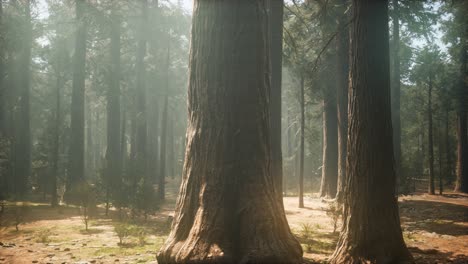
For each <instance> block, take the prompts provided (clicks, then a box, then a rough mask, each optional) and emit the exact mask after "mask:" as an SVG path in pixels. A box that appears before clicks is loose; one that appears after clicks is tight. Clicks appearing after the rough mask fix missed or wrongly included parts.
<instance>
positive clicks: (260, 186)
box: [157, 0, 302, 264]
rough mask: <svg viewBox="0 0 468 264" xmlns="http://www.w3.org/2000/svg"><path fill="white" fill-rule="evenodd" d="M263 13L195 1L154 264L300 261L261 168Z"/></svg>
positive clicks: (254, 6)
mask: <svg viewBox="0 0 468 264" xmlns="http://www.w3.org/2000/svg"><path fill="white" fill-rule="evenodd" d="M240 16H241V17H242V19H238V18H239V17H240ZM266 16H267V15H266V8H265V1H262V0H260V1H232V0H218V1H204V0H201V1H200V0H196V1H195V4H194V13H193V24H192V25H193V26H192V34H191V36H192V41H191V46H192V48H191V51H192V52H191V55H190V56H191V57H190V77H189V80H190V82H189V93H188V101H189V107H188V108H189V126H188V129H187V139H188V142H187V152H186V153H187V154H186V161H185V166H184V175H183V181H182V186H181V189H180V193H179V198H178V201H177V207H176V213H175V216H174V223H173V225H172V230H171V233H170V235H169V238H168V240H167V241H166V243H165V245H164V246H163V247H162V249H161V251H160V252H159V253H158V256H157V259H158V263H160V264H166V263H205V264H209V263H302V262H301V261H302V257H301V256H302V250H301V247H300V245H299V243H298V242H297V240H296V239H295V238H294V236H293V235H292V234H291V232H290V230H289V226H288V224H287V220H286V217H285V214H284V210H283V207H282V205H281V204H280V202H279V201H278V199H277V196H276V192H275V187H274V181H273V178H272V174H271V167H270V165H269V163H270V160H271V157H270V155H271V151H270V132H269V131H270V125H269V122H270V121H269V119H270V115H269V107H270V106H269V99H268V95H269V89H270V85H269V81H268V77H267V76H268V65H269V49H268V45H267V42H268V30H267V21H266ZM226 54H236V56H226ZM246 76H249V78H245V77H246ZM265 77H267V78H265Z"/></svg>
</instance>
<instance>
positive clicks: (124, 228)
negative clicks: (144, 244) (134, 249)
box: [114, 223, 131, 246]
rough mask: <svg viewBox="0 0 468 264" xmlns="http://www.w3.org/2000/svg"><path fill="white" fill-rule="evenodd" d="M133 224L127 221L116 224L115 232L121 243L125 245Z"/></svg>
mask: <svg viewBox="0 0 468 264" xmlns="http://www.w3.org/2000/svg"><path fill="white" fill-rule="evenodd" d="M130 231H131V226H130V225H129V224H126V223H119V224H116V225H114V232H115V233H116V234H117V236H118V237H119V245H121V246H122V245H124V242H125V238H127V237H128V236H129V235H130Z"/></svg>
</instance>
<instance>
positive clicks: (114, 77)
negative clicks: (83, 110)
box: [106, 10, 122, 198]
mask: <svg viewBox="0 0 468 264" xmlns="http://www.w3.org/2000/svg"><path fill="white" fill-rule="evenodd" d="M110 59H111V65H110V74H109V87H108V90H107V151H106V161H107V165H106V174H107V175H106V177H107V178H108V179H109V182H108V183H109V186H108V188H110V190H111V191H110V195H111V196H113V197H114V198H115V197H116V196H118V195H119V193H120V192H121V191H122V190H121V185H122V175H121V164H122V163H121V162H122V157H121V146H120V144H121V137H120V116H121V113H120V74H121V72H120V18H119V17H118V15H117V14H116V10H112V13H111V32H110Z"/></svg>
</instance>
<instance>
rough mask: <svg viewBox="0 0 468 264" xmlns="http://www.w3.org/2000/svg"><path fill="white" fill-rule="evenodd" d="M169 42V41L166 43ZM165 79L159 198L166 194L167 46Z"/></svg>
mask: <svg viewBox="0 0 468 264" xmlns="http://www.w3.org/2000/svg"><path fill="white" fill-rule="evenodd" d="M168 44H169V43H168ZM166 55H167V56H166V76H165V78H166V80H165V84H164V104H163V113H162V120H161V146H160V148H161V151H160V152H159V163H160V164H159V168H160V171H159V193H158V194H159V199H161V200H164V199H165V196H166V147H167V118H168V107H169V67H170V66H171V65H170V63H171V54H170V49H169V46H168V48H167V54H166Z"/></svg>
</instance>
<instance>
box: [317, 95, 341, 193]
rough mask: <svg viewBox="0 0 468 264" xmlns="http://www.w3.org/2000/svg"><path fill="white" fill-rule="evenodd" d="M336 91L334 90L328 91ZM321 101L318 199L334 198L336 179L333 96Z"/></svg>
mask: <svg viewBox="0 0 468 264" xmlns="http://www.w3.org/2000/svg"><path fill="white" fill-rule="evenodd" d="M330 90H332V91H336V90H335V89H330ZM325 93H326V95H325V99H324V100H323V145H322V149H323V158H322V181H321V184H320V192H319V195H320V197H329V198H335V195H336V190H337V179H338V120H337V108H336V98H335V94H334V93H332V94H329V92H325Z"/></svg>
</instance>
